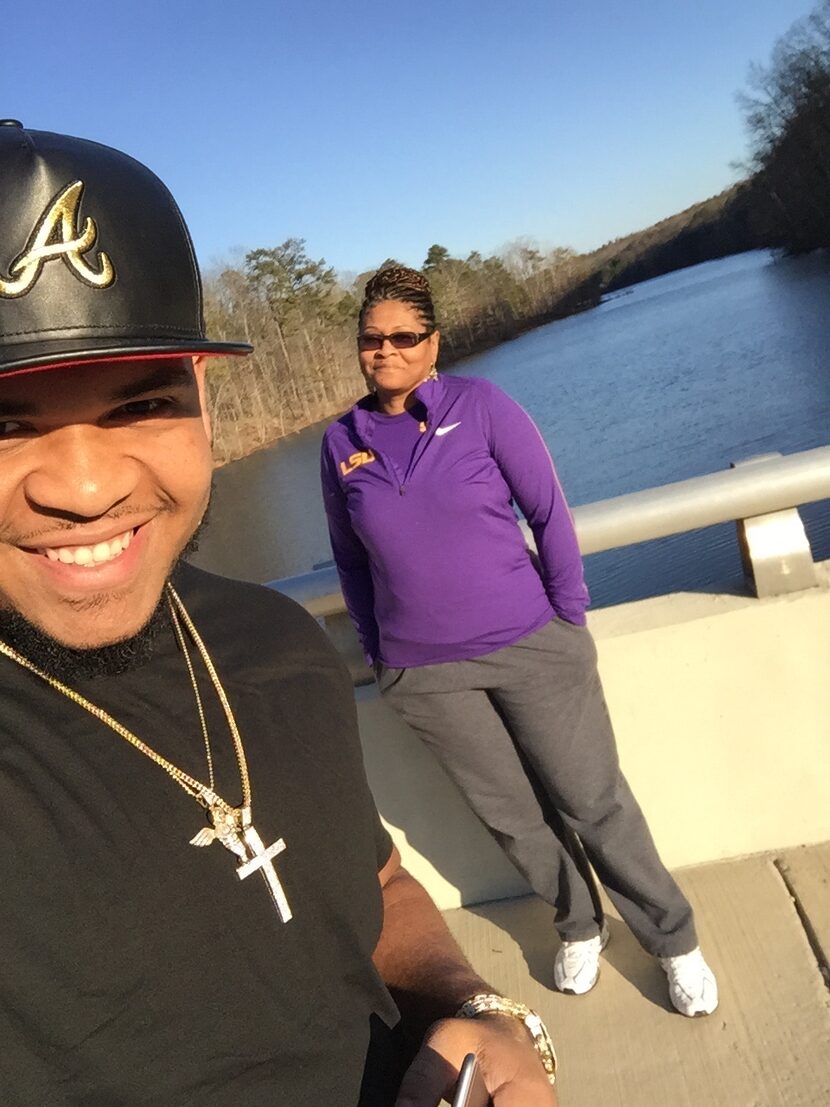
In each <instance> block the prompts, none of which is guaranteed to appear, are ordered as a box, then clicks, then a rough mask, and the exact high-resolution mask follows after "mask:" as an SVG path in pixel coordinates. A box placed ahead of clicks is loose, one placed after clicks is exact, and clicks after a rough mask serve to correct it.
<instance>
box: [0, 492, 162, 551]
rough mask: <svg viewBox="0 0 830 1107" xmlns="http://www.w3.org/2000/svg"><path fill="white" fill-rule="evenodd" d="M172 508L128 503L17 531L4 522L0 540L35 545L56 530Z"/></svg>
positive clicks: (134, 517)
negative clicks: (88, 515)
mask: <svg viewBox="0 0 830 1107" xmlns="http://www.w3.org/2000/svg"><path fill="white" fill-rule="evenodd" d="M173 510H174V507H173V505H172V504H169V503H159V502H156V503H153V504H128V505H125V506H123V507H121V506H119V507H116V508H113V509H112V510H111V511H105V512H104V514H103V515H96V516H95V517H94V518H80V517H78V516H69V515H62V516H60V517H58V516H55V517H54V518H49V519H48V520H46V519H45V520H44V522H43V525H42V526H38V527H36V528H35V529H34V530H29V531H18V530H15V529H14V528H13V527H12V526H10V525H9V524H6V525H5V526H0V542H5V543H7V544H8V545H10V546H36V545H37V540H38V538H43V537H44V535H50V536H54V535H55V534H56V533H58V532H60V533H62V534H63V533H66V534H71V533H72V532H73V531H79V530H83V529H85V528H87V527H89V526H90V524H91V523H100V522H102V521H109V522H118V520H119V519H126V518H128V517H129V518H132V519H138V518H144V519H149V518H152V517H153V516H154V515H163V514H165V513H168V512H171V511H173Z"/></svg>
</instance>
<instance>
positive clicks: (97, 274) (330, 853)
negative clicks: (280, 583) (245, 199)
mask: <svg viewBox="0 0 830 1107" xmlns="http://www.w3.org/2000/svg"><path fill="white" fill-rule="evenodd" d="M0 195H2V197H3V205H2V209H0V674H2V677H1V679H2V682H3V684H2V687H3V701H2V703H3V706H2V708H0V837H2V842H3V850H2V854H0V858H1V859H0V879H1V880H2V888H3V897H2V903H0V938H2V948H3V972H2V976H0V1000H1V1001H2V1002H1V1003H0V1045H2V1055H3V1062H2V1066H0V1101H2V1102H3V1103H4V1104H9V1105H10V1107H66V1105H70V1104H71V1105H73V1107H74V1105H81V1107H87V1105H88V1107H92V1105H96V1107H97V1105H102V1107H116V1105H119V1107H120V1105H124V1107H139V1105H141V1107H146V1105H148V1104H153V1105H154V1107H155V1105H158V1107H179V1105H184V1104H195V1103H198V1104H200V1107H211V1105H214V1107H220V1105H221V1107H224V1105H228V1104H234V1107H264V1105H265V1104H268V1105H273V1104H285V1105H286V1107H304V1105H306V1104H307V1105H311V1104H314V1105H315V1107H320V1105H323V1104H325V1105H327V1107H353V1105H355V1104H357V1103H358V1102H360V1103H361V1104H363V1103H365V1104H369V1103H372V1104H380V1103H385V1104H390V1103H392V1102H393V1101H395V1102H397V1103H398V1104H400V1105H403V1104H412V1105H417V1107H431V1105H433V1104H436V1103H438V1102H439V1100H440V1098H441V1096H442V1095H444V1094H447V1093H448V1092H449V1091H450V1090H451V1088H452V1086H453V1083H454V1080H455V1077H456V1075H457V1072H458V1069H459V1067H460V1064H461V1061H462V1059H463V1057H464V1055H465V1054H466V1053H468V1052H476V1053H478V1054H479V1055H480V1056H481V1059H482V1068H483V1072H484V1075H485V1078H486V1081H487V1084H488V1087H489V1089H490V1091H491V1093H492V1095H493V1099H494V1102H495V1103H496V1104H497V1107H529V1105H540V1107H551V1105H555V1102H556V1100H555V1096H554V1093H553V1090H552V1087H551V1083H550V1080H549V1075H552V1071H551V1070H552V1069H553V1065H554V1059H553V1058H552V1056H551V1052H550V1048H549V1039H547V1038H546V1035H545V1033H544V1031H543V1028H541V1026H540V1024H539V1023H538V1020H535V1019H534V1017H533V1016H532V1013H528V1012H527V1011H526V1009H524V1010H522V1009H520V1008H519V1007H518V1006H516V1005H511V1004H510V1002H509V1001H505V1000H503V999H501V997H499V996H494V995H492V994H489V995H487V994H485V993H490V992H491V989H490V988H489V987H488V986H487V985H486V984H485V983H484V981H482V980H481V979H480V978H479V977H478V976H476V975H475V973H474V972H473V970H472V969H471V968H470V966H469V965H468V964H467V962H466V961H465V960H464V958H463V956H462V955H461V952H460V951H459V949H458V948H457V947H456V946H455V944H454V943H453V941H452V939H451V938H450V936H449V933H448V932H447V930H446V928H445V927H444V925H443V923H442V921H441V919H440V916H439V914H438V912H437V911H436V909H435V907H434V905H433V904H432V903H431V901H430V900H429V899H428V897H427V896H426V894H425V893H424V891H423V890H422V889H421V888H420V886H419V885H418V884H417V883H416V882H415V881H414V880H412V878H411V877H409V876H408V874H406V873H405V872H404V870H403V869H401V867H400V862H399V857H398V855H397V852H396V851H395V850H394V849H393V848H392V845H391V840H390V839H389V837H388V835H387V834H386V832H385V830H384V829H383V828H382V826H381V824H380V821H379V819H378V816H377V812H376V811H375V809H374V805H373V803H372V801H371V797H370V795H369V792H368V787H367V784H366V780H365V776H364V773H363V767H362V763H361V759H360V753H359V744H358V740H357V732H356V722H355V712H354V705H353V700H352V692H351V685H350V682H349V680H348V677H347V674H346V672H345V670H344V667H343V665H342V664H341V662H340V661H339V659H338V658H337V656H336V654H335V653H334V651H333V649H332V648H331V647H330V645H329V644H328V642H327V641H326V639H325V637H324V636H323V635H322V633H321V632H320V630H319V628H318V627H317V624H316V623H315V622H314V620H313V619H311V618H310V617H309V616H307V615H306V613H305V612H303V611H302V609H300V608H298V607H297V606H296V605H294V604H293V603H292V602H291V601H289V600H287V599H286V598H284V597H281V596H279V595H277V594H275V593H271V592H268V591H267V590H265V589H261V588H258V587H255V586H251V585H244V584H239V583H236V582H231V581H228V580H223V579H221V578H218V577H213V576H211V575H209V574H206V573H203V572H200V571H198V570H196V569H193V568H191V567H189V566H187V565H186V564H183V563H182V562H181V557H182V554H183V553H184V552H186V549H187V547H188V543H189V542H190V541H191V539H192V537H193V535H194V534H195V532H196V530H197V529H198V527H199V524H200V521H201V519H202V517H203V515H204V512H205V510H206V507H207V503H208V496H209V488H210V479H211V455H210V441H209V423H208V418H207V415H206V411H205V391H204V389H205V372H206V365H207V359H209V357H210V356H211V355H219V354H224V355H234V354H244V353H246V352H248V349H249V348H248V347H247V346H245V345H244V344H239V343H234V344H221V343H215V342H210V341H208V340H207V339H206V338H205V335H204V330H203V322H202V308H201V286H200V282H199V275H198V270H197V268H196V264H195V260H194V257H193V252H192V246H191V243H190V239H189V236H188V233H187V230H186V228H185V225H184V223H183V221H182V218H181V215H180V213H179V211H178V208H177V207H176V205H175V202H174V201H173V199H172V197H171V196H170V194H169V193H168V192H167V190H166V189H165V188H164V186H163V185H162V184H161V182H160V181H158V180H157V178H155V177H154V176H153V175H152V174H151V173H150V172H149V171H148V170H147V169H145V168H144V167H143V166H141V165H139V164H138V163H137V162H135V161H133V160H132V159H130V158H128V157H126V156H125V155H123V154H120V153H118V152H117V151H114V150H111V149H109V148H107V147H103V146H100V145H98V144H95V143H89V142H84V141H82V140H79V139H73V138H67V137H66V136H62V135H54V134H49V133H45V132H38V131H27V130H25V129H24V128H23V127H22V125H21V124H20V123H18V122H16V121H14V120H7V121H4V122H2V123H0ZM200 808H201V810H200ZM233 870H235V872H234V871H233ZM387 987H388V988H389V989H390V990H391V991H392V993H393V994H394V995H395V998H396V999H397V1000H398V1003H399V1006H400V1008H401V1009H402V1011H403V1013H404V1016H405V1018H404V1022H405V1024H406V1029H407V1031H408V1033H409V1034H410V1035H412V1034H415V1035H416V1036H418V1037H420V1035H422V1034H425V1035H426V1036H425V1038H424V1042H423V1044H422V1045H421V1047H420V1049H419V1050H418V1052H417V1054H416V1056H415V1060H414V1062H413V1063H412V1065H411V1067H410V1068H409V1070H408V1073H407V1075H406V1076H405V1077H404V1082H403V1085H402V1086H401V1089H400V1092H399V1093H398V1097H397V1099H395V1093H394V1091H392V1092H389V1091H388V1087H389V1086H390V1085H389V1080H390V1079H391V1076H390V1074H389V1072H388V1071H387V1070H386V1069H385V1068H384V1067H383V1065H382V1064H381V1060H380V1057H381V1051H380V1050H378V1049H376V1048H375V1046H376V1045H377V1043H379V1042H383V1041H385V1040H387V1039H388V1038H389V1034H388V1032H385V1027H392V1026H394V1025H395V1023H396V1022H397V1019H398V1014H397V1011H396V1009H395V1005H394V1004H393V1002H392V1000H391V998H390V994H389V992H388V991H387ZM473 997H477V998H475V999H473ZM468 1001H469V1002H468ZM462 1005H464V1010H463V1012H462V1011H461V1008H462ZM466 1016H473V1017H466ZM370 1039H371V1041H372V1043H373V1044H372V1046H370ZM367 1057H368V1058H369V1059H368V1061H367ZM546 1069H547V1071H546ZM394 1083H395V1084H397V1080H395V1081H394ZM361 1089H362V1090H361Z"/></svg>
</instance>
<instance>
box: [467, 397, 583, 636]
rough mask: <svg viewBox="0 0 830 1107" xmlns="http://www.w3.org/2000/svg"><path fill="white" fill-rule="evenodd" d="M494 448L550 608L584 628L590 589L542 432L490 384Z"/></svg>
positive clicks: (489, 408)
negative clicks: (530, 544)
mask: <svg viewBox="0 0 830 1107" xmlns="http://www.w3.org/2000/svg"><path fill="white" fill-rule="evenodd" d="M487 406H488V411H489V417H490V418H489V424H490V425H489V434H490V450H491V452H492V455H493V457H494V459H495V461H496V464H497V465H498V466H499V469H500V470H501V472H502V475H503V477H504V479H505V481H506V482H507V485H508V487H509V488H510V492H511V494H512V496H513V499H514V500H515V501H516V503H517V505H518V507H519V510H520V511H521V513H522V514H523V515H524V517H525V519H527V522H528V525H529V526H530V529H531V531H532V533H533V537H534V538H535V540H536V551H537V554H538V562H539V565H538V567H539V569H540V573H541V577H542V582H543V584H544V586H545V591H546V592H547V596H548V599H549V600H550V604H551V607H552V608H553V610H554V611H555V612H556V614H557V615H558V616H559V617H560V618H561V619H565V620H566V622H569V623H575V624H577V625H579V626H583V625H584V624H585V608H586V607H587V606H588V601H589V597H588V589H587V588H586V586H585V577H584V573H583V568H582V555H581V553H580V552H579V545H578V543H577V539H576V531H575V530H574V524H573V518H572V517H571V512H570V509H569V507H568V504H567V501H566V500H565V494H564V492H563V491H562V486H561V485H560V483H559V478H558V477H557V475H556V469H555V467H554V464H553V459H552V458H551V456H550V453H549V452H548V449H547V446H546V445H545V443H544V440H543V439H542V436H541V434H540V433H539V429H538V427H537V426H536V424H535V423H534V422H533V420H532V419H531V418H530V416H529V415H528V414H527V412H526V411H525V410H524V408H522V407H520V406H519V404H517V403H516V402H515V400H512V399H511V398H510V397H509V396H507V395H506V394H505V393H504V392H502V391H501V389H499V388H496V386H495V385H491V386H490V388H489V389H488V404H487Z"/></svg>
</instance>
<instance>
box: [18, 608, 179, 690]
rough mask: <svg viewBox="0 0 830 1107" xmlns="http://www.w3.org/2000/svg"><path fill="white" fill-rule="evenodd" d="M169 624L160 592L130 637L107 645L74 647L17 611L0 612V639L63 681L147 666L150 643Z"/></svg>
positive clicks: (151, 653)
mask: <svg viewBox="0 0 830 1107" xmlns="http://www.w3.org/2000/svg"><path fill="white" fill-rule="evenodd" d="M169 625H170V612H169V609H168V607H167V600H166V598H165V594H164V593H163V594H162V596H161V598H160V599H159V602H158V603H157V604H156V608H155V610H154V611H153V613H152V615H151V616H150V618H149V619H148V620H147V622H146V623H145V624H144V626H143V627H142V628H141V630H139V631H138V633H137V634H133V635H132V636H131V637H130V638H124V639H122V640H121V641H120V642H112V643H110V644H109V645H107V646H95V647H93V648H91V649H75V648H74V647H72V646H65V645H64V644H63V642H59V641H58V640H57V638H53V637H52V636H51V635H50V634H47V633H46V631H45V630H41V628H40V627H38V626H35V624H34V623H30V622H29V620H28V619H27V618H26V617H25V616H24V615H21V614H20V612H19V611H15V610H14V609H12V608H9V609H7V610H5V611H0V638H1V639H2V640H3V641H4V642H5V643H6V645H8V646H11V647H12V649H14V650H17V652H18V653H20V654H23V656H24V657H25V658H26V659H27V660H29V661H31V662H32V664H33V665H36V666H37V667H38V668H39V669H42V670H43V672H45V673H46V674H47V675H48V676H50V677H54V678H55V679H56V680H60V681H62V682H63V683H65V684H72V683H74V682H77V681H79V680H96V679H98V678H100V677H108V676H118V675H119V674H120V673H126V672H129V671H130V670H131V669H137V668H139V667H140V666H141V665H146V664H147V662H148V661H149V660H150V658H151V657H152V656H153V645H154V643H155V640H156V639H157V638H158V636H159V634H160V633H161V631H163V630H164V629H165V628H166V627H168V626H169Z"/></svg>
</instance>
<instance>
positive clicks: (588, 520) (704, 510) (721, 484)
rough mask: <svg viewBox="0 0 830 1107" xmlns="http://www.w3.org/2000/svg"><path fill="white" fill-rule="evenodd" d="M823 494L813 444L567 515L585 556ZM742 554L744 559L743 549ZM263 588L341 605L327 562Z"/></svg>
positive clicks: (317, 610) (316, 611)
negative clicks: (309, 571)
mask: <svg viewBox="0 0 830 1107" xmlns="http://www.w3.org/2000/svg"><path fill="white" fill-rule="evenodd" d="M825 499H830V446H819V447H818V448H817V449H813V450H804V451H803V452H801V453H797V454H789V455H787V456H785V457H781V456H778V455H775V456H766V457H763V458H760V459H757V460H756V459H750V460H749V462H747V463H740V464H738V465H737V466H736V467H735V468H732V469H728V470H724V471H722V472H718V473H708V474H707V475H705V476H702V477H691V478H690V479H688V480H682V481H676V482H675V483H673V484H664V485H661V486H660V487H658V488H648V489H645V490H643V491H641V492H629V493H627V494H626V495H623V496H615V497H613V498H612V499H608V500H598V501H597V502H596V503H592V504H582V505H581V506H579V507H575V508H574V511H573V515H574V522H575V524H576V532H577V537H578V538H579V545H580V548H581V550H582V553H583V554H591V553H599V552H601V551H602V550H612V549H617V548H618V547H620V546H630V545H634V544H635V543H637V542H647V541H650V540H651V539H654V538H666V537H668V536H669V535H672V534H681V533H683V532H684V531H689V530H697V529H698V528H700V527H708V526H713V525H714V524H716V523H726V522H730V521H735V522H740V521H742V520H751V519H755V518H756V517H758V516H766V515H769V514H771V513H776V512H783V511H785V510H786V509H789V508H795V507H797V506H798V505H800V504H807V503H814V502H816V501H817V500H825ZM521 526H522V529H523V531H524V533H525V535H526V537H527V538H528V544H530V545H532V543H533V536H532V535H531V533H530V528H529V527H528V526H527V524H526V523H524V522H522V523H521ZM748 556H749V558H750V560H751V552H750V554H749V555H748ZM776 556H778V555H776ZM782 556H783V555H782ZM270 587H272V588H276V589H277V590H278V591H280V592H284V593H285V594H286V595H288V596H291V597H292V598H293V599H295V600H297V601H298V602H299V603H301V604H302V605H303V607H305V608H306V609H307V610H308V611H309V612H311V614H312V615H315V616H318V617H320V616H327V615H339V614H342V613H343V612H344V611H345V607H344V604H343V596H342V593H341V591H340V582H339V580H338V577H337V571H336V569H335V568H334V567H326V568H323V569H317V570H315V571H314V572H311V573H303V574H302V575H300V576H296V577H286V578H284V579H282V580H275V581H271V582H270Z"/></svg>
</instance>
